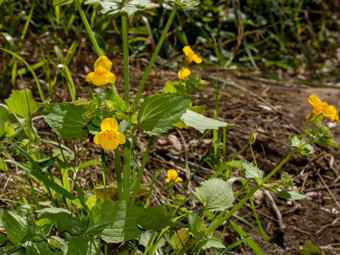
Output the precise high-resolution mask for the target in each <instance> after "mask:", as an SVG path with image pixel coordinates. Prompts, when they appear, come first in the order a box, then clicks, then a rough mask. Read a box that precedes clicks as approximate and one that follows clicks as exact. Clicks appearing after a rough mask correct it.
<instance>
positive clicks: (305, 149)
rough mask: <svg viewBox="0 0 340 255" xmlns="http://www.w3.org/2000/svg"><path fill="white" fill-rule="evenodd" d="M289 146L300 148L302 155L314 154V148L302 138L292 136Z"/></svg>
mask: <svg viewBox="0 0 340 255" xmlns="http://www.w3.org/2000/svg"><path fill="white" fill-rule="evenodd" d="M289 145H290V146H292V147H295V148H298V149H299V150H300V152H301V154H302V155H308V154H311V153H313V152H314V148H313V146H312V145H310V144H309V143H308V142H307V141H306V140H305V139H304V138H303V137H302V136H300V135H296V134H291V135H290V136H289Z"/></svg>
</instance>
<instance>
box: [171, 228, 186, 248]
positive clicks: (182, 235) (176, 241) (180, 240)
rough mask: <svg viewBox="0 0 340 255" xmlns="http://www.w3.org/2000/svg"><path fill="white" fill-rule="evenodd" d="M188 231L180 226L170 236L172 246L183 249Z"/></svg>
mask: <svg viewBox="0 0 340 255" xmlns="http://www.w3.org/2000/svg"><path fill="white" fill-rule="evenodd" d="M189 238H190V233H189V231H188V230H187V229H185V228H181V229H180V230H178V231H177V233H174V234H173V235H172V236H171V239H170V244H171V245H172V246H173V247H174V249H175V250H184V249H185V247H183V245H184V246H185V244H186V243H187V242H188V241H189Z"/></svg>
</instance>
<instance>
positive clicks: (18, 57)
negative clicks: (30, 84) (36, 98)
mask: <svg viewBox="0 0 340 255" xmlns="http://www.w3.org/2000/svg"><path fill="white" fill-rule="evenodd" d="M0 50H2V51H4V52H6V53H8V54H10V55H12V56H14V57H15V58H17V59H19V60H20V61H22V62H23V63H24V65H25V66H26V68H27V69H28V70H29V71H30V73H31V74H32V76H33V78H34V81H35V84H36V85H37V88H38V91H39V95H40V98H41V101H42V102H45V96H44V92H43V91H42V89H41V87H40V83H39V81H38V77H37V75H36V74H35V72H34V70H33V69H32V67H31V65H30V64H28V63H27V62H26V61H25V59H23V58H22V57H21V56H19V55H18V54H17V53H15V52H13V51H10V50H7V49H4V48H0Z"/></svg>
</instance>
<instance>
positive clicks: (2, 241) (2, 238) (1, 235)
mask: <svg viewBox="0 0 340 255" xmlns="http://www.w3.org/2000/svg"><path fill="white" fill-rule="evenodd" d="M6 242H7V236H6V235H5V234H4V233H1V232H0V246H3V245H4V244H5V243H6Z"/></svg>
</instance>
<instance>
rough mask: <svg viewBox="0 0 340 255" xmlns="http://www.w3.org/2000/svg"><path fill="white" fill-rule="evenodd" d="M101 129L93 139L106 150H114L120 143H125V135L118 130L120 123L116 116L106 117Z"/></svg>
mask: <svg viewBox="0 0 340 255" xmlns="http://www.w3.org/2000/svg"><path fill="white" fill-rule="evenodd" d="M100 129H101V131H100V132H98V133H97V134H96V135H95V137H94V139H93V141H94V143H95V144H100V145H101V146H102V148H103V149H104V150H114V149H116V148H117V147H118V146H119V144H124V143H125V141H126V140H125V136H124V135H123V134H122V133H120V132H118V123H117V121H116V120H115V119H114V118H106V119H104V120H103V121H102V123H101V124H100Z"/></svg>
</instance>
